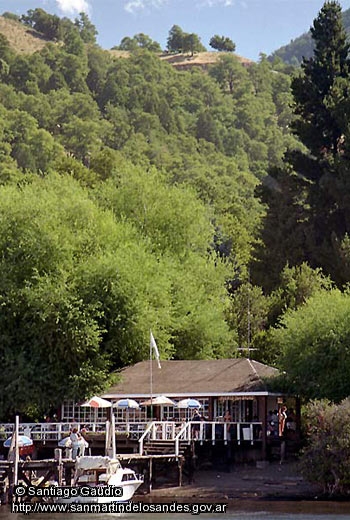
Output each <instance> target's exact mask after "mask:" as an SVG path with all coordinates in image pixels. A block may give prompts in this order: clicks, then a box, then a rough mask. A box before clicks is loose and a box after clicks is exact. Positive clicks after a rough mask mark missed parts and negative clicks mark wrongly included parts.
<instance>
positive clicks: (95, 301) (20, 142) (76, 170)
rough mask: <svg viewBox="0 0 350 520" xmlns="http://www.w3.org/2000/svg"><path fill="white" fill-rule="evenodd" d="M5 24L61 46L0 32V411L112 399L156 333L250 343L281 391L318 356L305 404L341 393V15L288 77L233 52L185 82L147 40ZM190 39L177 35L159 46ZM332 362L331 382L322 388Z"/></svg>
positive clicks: (345, 81)
mask: <svg viewBox="0 0 350 520" xmlns="http://www.w3.org/2000/svg"><path fill="white" fill-rule="evenodd" d="M6 16H7V17H8V18H11V23H14V22H15V21H16V19H15V18H14V17H13V16H11V14H10V13H7V14H6ZM17 23H25V24H27V25H30V26H31V27H32V28H33V29H35V30H37V31H39V30H40V31H42V32H44V33H45V36H46V37H48V36H49V33H50V31H51V32H53V33H54V34H53V35H52V36H51V37H52V38H54V40H53V42H49V43H48V44H47V45H46V46H45V47H44V48H43V49H42V50H41V51H40V52H36V53H34V54H31V55H17V54H16V53H15V52H14V51H13V49H11V48H10V47H9V45H8V42H7V40H6V38H4V37H3V36H2V37H0V212H1V218H0V251H1V256H0V270H1V271H0V274H1V277H0V302H1V310H2V312H1V315H0V358H1V361H2V366H3V367H4V373H5V376H4V378H3V379H2V382H1V383H0V391H1V392H2V395H4V396H8V398H6V397H4V398H3V399H2V401H0V415H2V416H3V417H4V416H5V415H7V414H10V413H12V412H13V411H14V410H15V409H17V410H20V411H22V412H27V413H30V414H31V415H32V416H34V415H35V414H39V413H40V411H43V410H45V409H47V408H48V407H49V406H51V405H56V404H57V403H59V402H60V401H61V400H62V398H63V397H75V398H77V399H80V398H84V397H85V396H87V395H88V394H89V393H91V392H93V391H97V390H98V389H99V388H102V387H104V386H105V385H106V384H107V382H108V377H109V373H110V372H111V371H113V370H114V369H117V368H120V367H122V366H124V365H126V364H129V363H133V362H136V361H139V360H141V359H144V358H146V357H147V355H148V336H149V329H150V328H152V331H153V333H154V335H155V337H156V340H157V343H158V346H159V349H160V351H161V356H162V357H164V358H175V359H176V358H181V359H186V358H187V359H193V358H214V357H233V356H236V355H239V354H238V351H237V346H243V347H246V348H248V347H250V346H254V347H255V348H256V349H257V350H255V351H254V357H255V358H256V359H258V360H260V361H263V362H268V363H270V364H275V365H276V366H280V367H282V368H285V367H286V368H288V371H289V369H291V370H290V378H289V379H287V380H285V382H284V383H285V384H288V385H289V388H290V389H291V388H293V389H297V390H299V389H300V388H301V387H302V386H303V385H304V381H305V379H306V375H305V374H306V367H307V368H308V369H309V368H310V366H313V365H311V362H313V363H314V365H315V367H316V368H317V369H315V370H314V371H311V372H310V373H311V374H312V377H311V375H310V373H309V375H308V380H307V381H306V383H307V385H308V386H307V385H306V386H305V395H308V396H311V397H320V396H321V397H323V396H324V397H328V398H332V399H337V400H341V399H342V398H343V397H344V396H345V395H346V392H348V386H347V384H346V382H344V380H343V378H342V374H341V373H340V371H341V370H342V372H343V375H344V374H348V372H349V370H348V368H347V367H348V366H350V360H348V358H347V357H346V356H345V357H344V358H343V362H344V365H343V366H341V364H340V353H339V349H340V345H343V348H344V351H345V352H347V350H346V349H347V346H348V341H349V340H348V336H347V330H346V319H347V318H346V306H347V305H348V303H349V302H348V292H347V291H344V289H343V284H344V283H347V282H348V281H349V280H350V260H349V259H350V245H349V237H348V232H349V214H350V213H349V209H350V208H349V202H348V197H347V193H348V185H349V183H348V164H347V163H348V154H349V147H348V136H349V135H350V133H349V128H348V120H349V118H348V116H347V114H348V110H349V103H348V99H349V96H348V89H349V67H348V56H347V54H348V44H347V42H346V40H345V37H344V34H345V33H344V31H343V28H342V25H341V15H340V8H339V6H338V4H337V3H335V2H327V3H326V4H325V6H324V8H323V9H322V11H321V13H320V15H319V17H318V18H317V19H316V20H315V23H314V30H313V38H314V40H315V55H314V57H313V58H312V59H309V60H304V62H303V66H302V70H301V71H300V74H299V72H298V73H297V74H295V73H294V72H293V73H292V74H291V68H290V67H289V68H286V67H285V66H284V65H283V64H282V63H281V62H280V61H278V60H275V61H274V62H273V64H271V63H270V62H269V61H268V60H267V58H266V57H265V56H263V55H262V56H261V59H260V61H259V62H258V63H253V64H251V65H250V66H249V67H244V66H243V65H242V63H241V62H240V61H239V60H238V59H237V57H236V56H235V55H234V54H233V53H232V52H221V53H220V55H219V57H218V60H217V62H216V63H215V65H212V66H210V67H208V70H207V67H204V68H203V70H202V69H199V68H195V67H193V68H191V69H189V70H186V71H179V70H176V69H174V68H172V67H171V66H170V65H169V64H168V63H164V62H163V61H161V60H160V59H159V57H158V56H157V55H156V52H154V51H158V47H157V44H156V42H153V40H152V39H151V38H150V37H148V36H147V35H144V34H143V33H140V34H138V35H135V36H134V37H133V38H128V37H127V38H124V39H123V41H122V43H121V46H122V47H123V48H124V49H127V50H128V51H129V53H128V57H127V58H116V57H115V55H114V54H113V52H108V51H103V50H102V49H101V48H100V47H98V46H97V45H96V43H95V35H96V30H95V28H94V26H93V25H92V24H91V23H90V21H89V19H88V17H87V16H86V15H80V18H78V19H77V20H75V22H71V21H69V20H68V21H67V20H65V19H59V18H57V17H54V16H52V15H48V14H47V13H45V11H43V10H41V9H36V10H33V11H29V12H28V14H27V15H26V16H23V17H21V18H18V22H17ZM55 42H59V43H58V44H57V43H55ZM197 44H198V45H201V44H200V41H199V37H198V36H197V35H191V34H187V33H184V32H183V31H182V29H181V28H180V27H178V26H173V27H172V29H171V30H170V33H169V39H168V50H169V51H170V52H188V53H193V52H196V51H197V50H200V48H201V47H200V46H197ZM291 86H292V88H291ZM293 96H294V97H293ZM293 110H294V113H293ZM332 280H334V282H333V281H332ZM335 285H336V286H337V287H338V288H337V289H335ZM327 298H329V302H330V303H327V304H326V303H324V302H326V301H327V302H328V300H327ZM328 305H333V306H334V312H333V311H332V312H329V309H328ZM332 308H333V307H332ZM315 309H316V310H315ZM304 313H305V316H306V317H307V319H305V320H304V319H302V318H301V316H302V315H303V316H304ZM315 313H316V314H317V319H316V318H314V314H315ZM337 313H339V316H343V318H344V319H343V321H342V322H339V323H338V321H337V319H336V316H337ZM332 320H333V321H332ZM301 322H302V323H301ZM315 323H319V324H320V325H319V331H322V338H323V339H322V338H319V336H318V334H317V330H316V329H315V328H314V324H315ZM333 335H334V337H333ZM291 338H293V340H292V339H291ZM345 347H346V348H345ZM318 355H320V360H318V359H314V357H315V356H318ZM291 359H293V362H292V361H290V360H291ZM328 359H329V366H331V367H332V381H333V383H334V384H333V385H331V384H330V382H328V383H329V384H328V386H327V385H324V386H322V384H321V383H323V380H324V379H325V377H324V368H322V366H323V367H325V366H328V365H327V363H326V364H325V360H328ZM294 362H295V363H294ZM333 362H334V363H333ZM322 363H323V365H322ZM332 363H333V364H332ZM67 365H68V367H67ZM318 371H319V372H318ZM322 378H323V379H322ZM62 380H64V381H65V384H64V385H62ZM44 387H45V392H44V391H43V389H44ZM306 390H307V391H306Z"/></svg>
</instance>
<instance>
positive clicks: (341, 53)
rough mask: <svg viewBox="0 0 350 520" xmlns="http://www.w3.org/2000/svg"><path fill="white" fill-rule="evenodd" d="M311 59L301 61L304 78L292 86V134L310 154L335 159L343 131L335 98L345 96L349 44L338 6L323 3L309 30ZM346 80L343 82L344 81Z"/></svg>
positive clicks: (295, 81) (340, 146) (296, 80)
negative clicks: (294, 134) (312, 46)
mask: <svg viewBox="0 0 350 520" xmlns="http://www.w3.org/2000/svg"><path fill="white" fill-rule="evenodd" d="M311 34H312V38H313V40H314V43H315V50H314V56H313V57H312V58H310V59H305V58H304V59H303V63H302V69H303V74H302V75H300V76H299V77H296V78H295V79H294V80H293V82H292V91H293V95H294V99H295V113H296V115H297V116H299V117H297V119H296V120H295V122H294V129H295V132H296V133H297V134H298V136H299V138H300V139H301V141H302V142H303V143H304V144H305V145H306V146H307V147H308V149H309V150H310V152H311V154H312V155H313V156H314V157H316V158H318V159H323V158H324V157H327V156H328V155H329V154H331V155H332V156H333V157H335V156H336V155H337V154H338V153H339V152H340V150H341V148H342V142H343V134H344V128H342V125H341V122H340V121H339V117H338V113H337V110H336V108H337V103H334V101H335V99H334V97H335V96H336V97H337V99H339V100H340V99H341V98H342V97H343V96H347V94H348V85H349V77H350V76H349V59H348V53H349V44H348V42H347V36H346V32H345V29H344V27H343V22H342V15H341V7H340V5H339V3H338V2H334V1H331V2H326V3H325V4H324V6H323V7H322V9H321V11H320V13H319V15H318V17H317V18H316V19H315V21H314V24H313V27H312V28H311ZM344 80H345V81H344Z"/></svg>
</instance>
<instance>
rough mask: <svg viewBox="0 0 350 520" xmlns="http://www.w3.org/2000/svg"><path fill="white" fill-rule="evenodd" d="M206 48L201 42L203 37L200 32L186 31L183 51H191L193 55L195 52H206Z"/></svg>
mask: <svg viewBox="0 0 350 520" xmlns="http://www.w3.org/2000/svg"><path fill="white" fill-rule="evenodd" d="M205 51H206V48H205V47H204V45H203V44H202V43H201V39H200V37H199V36H198V34H195V33H189V34H187V33H185V34H184V37H183V52H190V53H191V56H193V55H194V53H195V52H205Z"/></svg>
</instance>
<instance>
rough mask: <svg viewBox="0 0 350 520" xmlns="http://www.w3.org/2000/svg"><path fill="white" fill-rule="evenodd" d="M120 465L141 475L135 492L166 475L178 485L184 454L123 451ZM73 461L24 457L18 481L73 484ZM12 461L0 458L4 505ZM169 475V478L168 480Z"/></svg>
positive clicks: (10, 485) (10, 482)
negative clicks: (25, 458) (147, 453)
mask: <svg viewBox="0 0 350 520" xmlns="http://www.w3.org/2000/svg"><path fill="white" fill-rule="evenodd" d="M117 458H118V460H119V461H120V463H121V464H122V465H123V466H127V467H129V468H131V469H133V470H135V472H137V473H140V474H142V475H143V476H144V484H143V485H142V486H141V487H140V489H139V491H138V493H141V494H146V493H149V492H150V491H151V490H152V487H153V485H154V483H155V482H157V480H158V479H159V478H161V479H162V478H163V477H164V475H166V476H167V480H168V483H169V484H172V485H173V486H181V485H182V478H183V466H184V457H183V456H176V455H175V454H167V455H139V454H134V453H130V454H123V455H118V456H117ZM74 469H75V461H74V460H72V459H62V458H61V457H57V458H56V459H46V460H25V461H19V462H18V482H19V483H23V484H24V485H25V486H35V487H38V488H43V487H46V486H48V485H50V484H51V483H52V484H54V483H58V485H60V486H62V485H65V486H70V485H72V480H73V477H74ZM14 473H15V463H14V462H13V461H0V500H1V504H2V505H3V504H6V503H8V502H9V501H10V500H11V499H12V494H13V484H14ZM169 477H170V480H169Z"/></svg>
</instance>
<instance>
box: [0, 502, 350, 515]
mask: <svg viewBox="0 0 350 520" xmlns="http://www.w3.org/2000/svg"><path fill="white" fill-rule="evenodd" d="M31 516H32V518H34V519H35V520H62V519H64V520H77V519H79V520H111V518H113V517H117V516H118V515H112V514H109V515H107V514H104V515H103V514H101V515H94V514H61V515H59V514H56V515H52V514H45V515H43V514H32V515H31ZM119 518H127V519H128V520H155V519H159V520H189V519H193V518H200V519H202V520H350V501H349V502H311V501H300V502H298V501H288V502H283V501H271V502H268V501H253V500H235V501H231V502H230V504H229V508H228V511H227V513H226V514H222V513H220V514H201V515H198V516H197V515H191V514H159V513H158V514H131V513H130V514H125V515H120V516H119ZM25 519H28V516H26V515H23V514H13V513H11V512H10V509H9V508H8V507H6V506H2V507H0V520H25Z"/></svg>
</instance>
